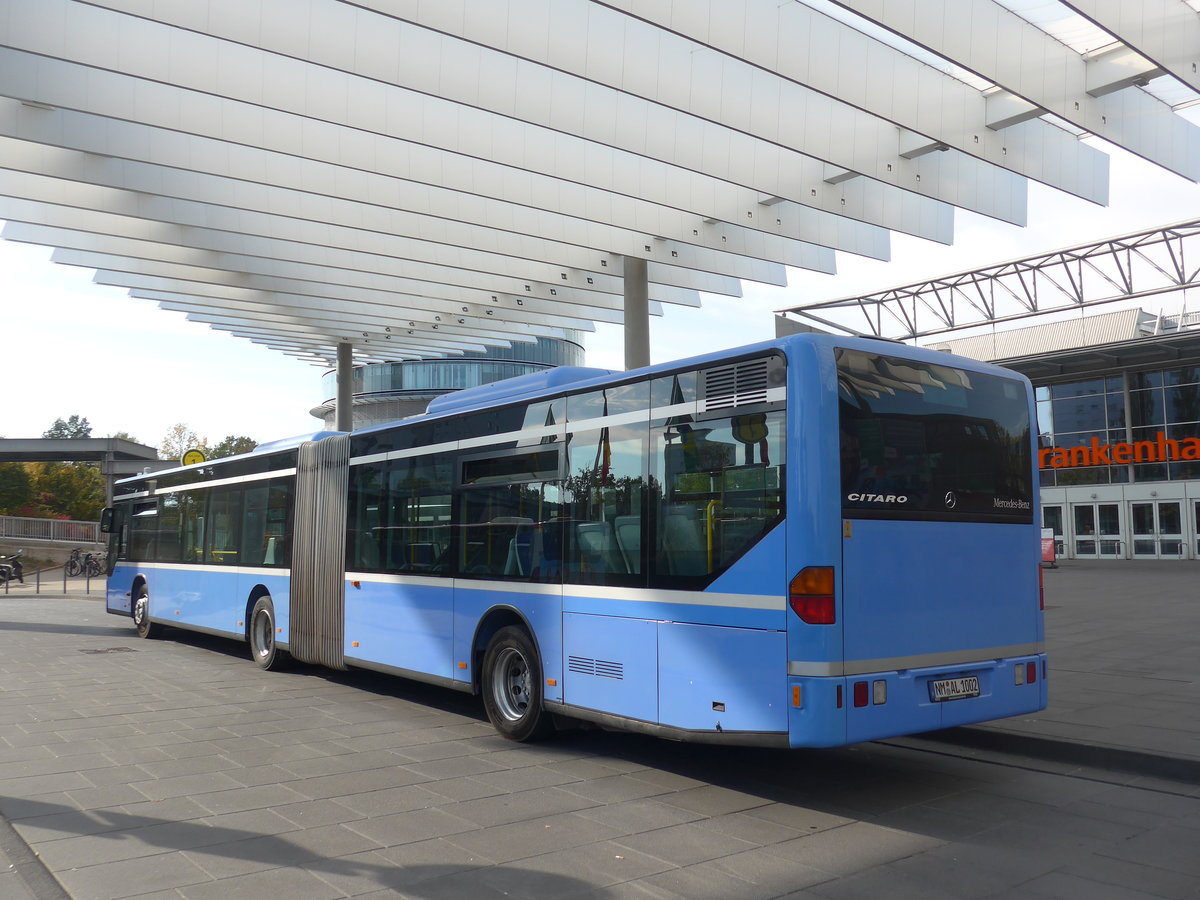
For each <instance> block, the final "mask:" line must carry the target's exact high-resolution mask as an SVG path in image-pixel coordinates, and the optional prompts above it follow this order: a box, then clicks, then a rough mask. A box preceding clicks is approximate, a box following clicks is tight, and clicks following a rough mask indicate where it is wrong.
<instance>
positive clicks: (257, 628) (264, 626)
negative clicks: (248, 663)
mask: <svg viewBox="0 0 1200 900" xmlns="http://www.w3.org/2000/svg"><path fill="white" fill-rule="evenodd" d="M248 631H249V634H248V637H249V639H250V658H251V659H253V660H254V664H255V665H257V666H258V667H259V668H260V669H265V670H267V671H268V672H269V671H272V670H278V669H282V668H283V667H284V666H285V665H287V663H288V662H289V661H290V660H291V656H290V655H289V654H288V652H287V651H286V650H280V649H279V648H278V647H277V646H275V604H274V603H272V602H271V598H270V596H269V595H268V596H263V597H259V598H258V600H257V601H255V603H254V609H253V610H252V611H251V613H250V627H249V629H248Z"/></svg>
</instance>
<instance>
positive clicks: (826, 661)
mask: <svg viewBox="0 0 1200 900" xmlns="http://www.w3.org/2000/svg"><path fill="white" fill-rule="evenodd" d="M1033 421H1034V416H1033V394H1032V389H1031V387H1030V385H1029V382H1028V381H1027V380H1025V379H1024V378H1022V377H1021V376H1020V375H1017V374H1015V373H1013V372H1010V371H1007V370H1004V369H1000V368H997V367H995V366H990V365H987V364H983V363H979V362H975V361H971V360H966V359H961V358H957V357H953V356H948V355H946V354H942V353H935V352H931V351H925V350H921V349H917V348H912V347H908V346H905V345H902V344H897V343H893V342H885V341H879V340H873V339H865V338H838V337H833V336H827V335H797V336H794V337H789V338H782V339H779V340H776V341H770V342H766V343H762V344H757V345H754V346H749V347H744V348H740V349H737V350H731V351H728V352H724V353H715V354H709V355H706V356H700V357H696V358H694V359H690V360H685V361H681V362H677V363H670V364H664V365H657V366H652V367H649V368H646V369H641V370H637V371H631V372H608V371H602V370H596V369H579V368H560V369H553V370H549V371H547V372H544V373H539V374H537V375H531V376H526V377H522V378H515V379H512V380H509V381H504V382H498V383H495V384H491V385H487V386H484V387H481V388H476V389H472V390H467V391H462V392H459V393H457V394H453V395H449V396H446V397H443V398H440V399H438V400H436V401H434V402H433V403H432V404H430V407H429V410H428V412H427V413H426V414H424V415H422V416H418V417H415V418H412V419H406V420H404V421H401V422H397V423H395V424H392V425H387V426H382V427H377V428H370V429H365V430H362V431H356V432H353V433H351V434H337V433H332V434H330V433H326V434H317V435H313V436H311V437H310V438H305V439H302V440H301V439H297V440H294V441H292V442H281V443H278V444H274V445H266V446H263V447H260V448H259V449H258V450H257V451H255V452H254V453H251V454H247V455H244V456H240V457H233V458H230V459H227V460H220V461H216V462H211V463H203V464H201V465H196V466H189V467H183V468H178V469H173V470H169V471H165V472H159V473H156V474H152V475H144V476H140V477H137V478H132V479H127V480H125V481H122V482H120V483H119V485H118V488H117V490H118V496H116V498H115V500H114V506H113V507H112V509H111V510H109V511H106V515H105V523H104V527H105V528H106V529H107V530H108V531H109V532H110V538H111V540H110V554H109V571H110V577H109V581H108V599H107V606H108V610H109V612H112V613H115V614H118V615H125V616H131V617H132V619H133V624H134V626H135V627H136V629H137V632H138V634H140V635H141V636H143V637H151V636H153V635H155V634H156V633H157V632H159V631H160V629H161V628H162V627H163V626H175V627H178V628H185V629H193V630H196V631H203V632H209V633H212V634H217V635H224V636H228V637H230V638H235V639H238V640H243V641H246V642H248V644H249V648H250V655H251V657H252V659H254V660H255V661H256V662H257V663H258V664H259V665H260V666H261V667H263V668H264V669H271V668H274V667H276V666H278V665H280V664H282V663H284V662H285V661H286V660H288V659H289V658H295V659H298V660H301V661H303V662H307V663H317V664H321V665H324V666H329V667H333V668H352V667H354V668H365V669H373V670H376V671H380V672H387V673H393V674H396V675H400V676H404V677H407V678H413V679H417V680H420V681H425V682H433V683H435V684H439V685H444V686H446V687H449V688H454V689H458V690H462V691H469V692H474V693H478V694H481V695H482V699H483V703H484V707H485V709H486V711H487V714H488V717H489V718H490V720H491V721H492V723H493V724H494V725H495V727H496V728H497V729H498V730H499V731H500V732H501V733H502V734H503V735H505V736H506V737H509V738H512V739H514V740H529V739H535V738H539V737H543V736H545V735H546V734H547V733H548V732H549V731H551V730H553V728H554V727H555V726H556V725H560V724H562V723H563V722H570V721H572V720H574V721H580V720H581V721H585V722H591V723H595V724H598V725H600V726H602V727H606V728H614V729H626V730H632V731H639V732H646V733H650V734H654V735H658V736H661V737H665V738H671V739H676V740H685V741H704V742H713V743H736V744H751V745H761V746H778V747H803V746H809V747H826V746H836V745H841V744H847V743H852V742H857V741H864V740H871V739H875V738H883V737H888V736H894V735H901V734H909V733H913V732H919V731H927V730H931V729H938V728H944V727H947V726H952V725H961V724H965V723H970V722H979V721H983V720H988V719H995V718H999V717H1003V716H1012V715H1017V714H1021V713H1029V712H1032V711H1035V710H1039V709H1042V708H1044V707H1045V705H1046V662H1045V655H1044V644H1043V612H1042V605H1043V604H1042V602H1041V599H1040V595H1041V585H1040V575H1041V569H1040V563H1039V532H1038V528H1037V527H1036V525H1035V523H1036V522H1037V520H1038V516H1037V513H1038V510H1037V495H1036V480H1035V470H1034V459H1035V458H1036V457H1035V444H1034V440H1035V435H1034V429H1032V428H1031V424H1032V422H1033Z"/></svg>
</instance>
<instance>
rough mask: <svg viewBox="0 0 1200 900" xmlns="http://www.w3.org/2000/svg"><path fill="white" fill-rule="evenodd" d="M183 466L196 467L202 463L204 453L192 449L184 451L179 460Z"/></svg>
mask: <svg viewBox="0 0 1200 900" xmlns="http://www.w3.org/2000/svg"><path fill="white" fill-rule="evenodd" d="M179 461H180V462H181V463H183V464H184V465H185V466H198V465H199V464H200V463H202V462H204V451H202V450H197V449H195V448H192V449H191V450H186V451H184V454H183V457H182V458H181V459H180V460H179Z"/></svg>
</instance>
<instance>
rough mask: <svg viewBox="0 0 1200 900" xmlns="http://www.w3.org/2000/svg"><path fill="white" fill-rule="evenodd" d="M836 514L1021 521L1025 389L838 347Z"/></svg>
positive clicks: (1025, 509)
mask: <svg viewBox="0 0 1200 900" xmlns="http://www.w3.org/2000/svg"><path fill="white" fill-rule="evenodd" d="M836 356H837V367H838V401H839V402H838V408H839V419H840V432H841V474H842V506H843V515H844V516H845V517H847V518H886V519H933V520H941V521H992V522H1019V523H1028V522H1030V521H1032V516H1033V478H1032V471H1033V469H1032V465H1031V460H1032V451H1031V446H1030V421H1029V401H1028V397H1027V394H1026V386H1025V384H1024V383H1022V382H1021V381H1019V380H1017V379H1015V378H1002V377H998V376H995V375H984V374H980V373H978V372H969V371H966V370H965V369H958V368H954V367H951V366H944V365H938V364H934V363H927V362H921V361H917V360H913V359H901V358H897V357H891V356H885V355H882V354H877V353H866V352H863V351H860V350H851V349H847V348H839V349H838V350H837V351H836Z"/></svg>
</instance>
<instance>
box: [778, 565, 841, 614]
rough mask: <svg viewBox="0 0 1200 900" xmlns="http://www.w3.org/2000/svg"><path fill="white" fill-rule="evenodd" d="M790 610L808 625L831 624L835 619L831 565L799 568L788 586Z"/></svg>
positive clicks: (835, 610)
mask: <svg viewBox="0 0 1200 900" xmlns="http://www.w3.org/2000/svg"><path fill="white" fill-rule="evenodd" d="M788 603H789V604H790V605H791V607H792V611H793V612H794V613H795V614H796V615H798V616H799V617H800V618H801V619H802V620H803V621H805V622H807V623H808V624H809V625H832V624H834V622H836V621H837V609H836V606H835V604H834V597H833V567H832V566H808V567H807V568H804V569H801V570H800V572H799V573H798V574H797V575H796V577H795V578H793V579H792V583H791V585H790V586H789V588H788Z"/></svg>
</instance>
